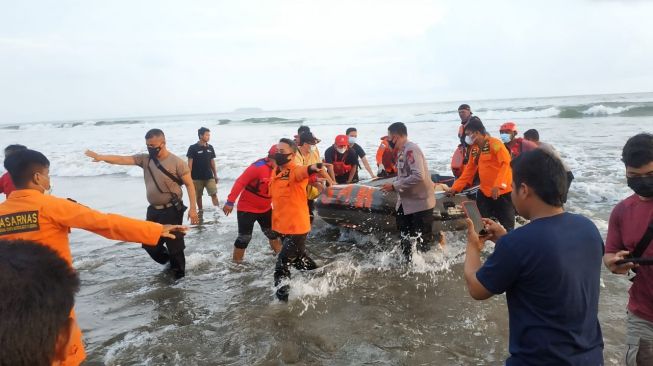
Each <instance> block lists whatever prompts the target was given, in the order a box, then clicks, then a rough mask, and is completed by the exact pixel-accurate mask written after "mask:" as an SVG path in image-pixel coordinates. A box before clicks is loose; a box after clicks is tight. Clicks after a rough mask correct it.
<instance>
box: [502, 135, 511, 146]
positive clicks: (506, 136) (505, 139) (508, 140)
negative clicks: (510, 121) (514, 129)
mask: <svg viewBox="0 0 653 366" xmlns="http://www.w3.org/2000/svg"><path fill="white" fill-rule="evenodd" d="M499 138H500V139H501V141H503V143H504V144H507V143H509V142H510V139H511V138H512V135H511V134H509V133H502V134H500V135H499Z"/></svg>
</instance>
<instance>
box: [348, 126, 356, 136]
mask: <svg viewBox="0 0 653 366" xmlns="http://www.w3.org/2000/svg"><path fill="white" fill-rule="evenodd" d="M350 132H358V130H357V129H356V127H349V128H348V129H347V131H345V135H349V133H350Z"/></svg>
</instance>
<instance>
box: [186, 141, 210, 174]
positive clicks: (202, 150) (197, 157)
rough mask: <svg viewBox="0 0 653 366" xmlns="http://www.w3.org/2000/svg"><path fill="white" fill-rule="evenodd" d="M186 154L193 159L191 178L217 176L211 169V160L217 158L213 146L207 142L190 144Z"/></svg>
mask: <svg viewBox="0 0 653 366" xmlns="http://www.w3.org/2000/svg"><path fill="white" fill-rule="evenodd" d="M186 156H187V157H188V158H189V159H193V166H192V167H191V178H193V179H194V180H207V179H213V178H215V177H214V176H213V171H212V170H211V160H213V159H215V150H214V149H213V146H211V145H210V144H207V146H202V145H200V144H199V143H197V144H193V145H190V146H189V147H188V152H187V153H186Z"/></svg>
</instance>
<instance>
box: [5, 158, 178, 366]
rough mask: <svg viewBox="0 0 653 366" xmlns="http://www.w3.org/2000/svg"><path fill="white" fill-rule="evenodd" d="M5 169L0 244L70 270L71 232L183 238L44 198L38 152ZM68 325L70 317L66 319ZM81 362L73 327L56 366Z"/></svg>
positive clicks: (44, 174)
mask: <svg viewBox="0 0 653 366" xmlns="http://www.w3.org/2000/svg"><path fill="white" fill-rule="evenodd" d="M5 166H6V167H7V170H8V171H9V174H10V175H11V177H12V180H13V182H14V185H15V186H16V190H15V191H13V192H12V193H11V194H10V195H9V197H8V198H7V200H6V201H5V202H3V203H0V239H2V240H17V239H22V240H31V241H35V242H38V243H40V244H43V245H45V246H47V247H49V248H52V249H53V250H54V251H55V252H57V253H58V254H59V255H60V256H61V258H63V259H64V260H66V262H67V263H68V264H69V265H70V266H71V267H72V256H71V253H70V244H69V241H68V234H69V232H70V229H71V228H78V229H84V230H88V231H92V232H94V233H96V234H99V235H102V236H104V237H106V238H109V239H114V240H122V241H131V242H139V243H143V244H146V245H153V246H154V245H156V244H157V242H158V241H159V238H160V237H172V238H174V234H172V233H171V231H178V232H183V231H185V230H186V228H185V227H183V226H176V225H161V224H157V223H154V222H148V221H142V220H135V219H130V218H128V217H124V216H120V215H114V214H105V213H101V212H98V211H95V210H93V209H90V208H88V207H86V206H83V205H80V204H78V203H76V202H75V201H72V200H67V199H63V198H57V197H53V196H50V195H49V192H50V190H51V184H50V176H49V175H50V161H49V160H48V159H47V158H46V157H45V156H44V155H43V154H41V153H40V152H38V151H34V150H23V151H20V152H17V153H15V154H13V155H11V156H10V157H9V158H7V161H5ZM71 317H72V318H73V319H74V317H75V314H74V311H73V313H72V314H71ZM85 358H86V353H85V352H84V345H83V343H82V332H81V330H80V329H79V327H78V326H77V322H76V321H75V322H74V324H73V326H72V330H71V338H70V342H69V344H68V357H67V358H66V360H65V361H64V362H63V363H62V365H65V366H70V365H72V366H76V365H79V364H80V363H82V361H84V359H85Z"/></svg>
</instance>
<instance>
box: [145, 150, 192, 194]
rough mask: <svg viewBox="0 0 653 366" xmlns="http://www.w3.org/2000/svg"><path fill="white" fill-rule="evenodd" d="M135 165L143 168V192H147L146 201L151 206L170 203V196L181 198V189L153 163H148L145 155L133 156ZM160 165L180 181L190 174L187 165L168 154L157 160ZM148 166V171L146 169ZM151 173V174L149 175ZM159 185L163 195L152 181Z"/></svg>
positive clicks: (148, 159)
mask: <svg viewBox="0 0 653 366" xmlns="http://www.w3.org/2000/svg"><path fill="white" fill-rule="evenodd" d="M133 158H134V161H135V162H136V165H138V166H140V167H141V168H143V176H144V178H145V190H146V192H147V201H148V202H149V203H150V204H151V205H165V204H167V203H169V202H170V199H171V198H172V194H171V193H174V194H176V195H177V196H178V197H179V198H180V199H181V197H182V196H183V193H182V191H181V187H180V186H179V185H178V184H177V183H175V182H174V181H173V180H172V179H170V178H168V176H167V175H165V174H164V173H163V172H161V170H159V168H157V167H156V164H154V162H152V161H150V156H149V155H147V154H136V155H134V156H133ZM159 162H160V163H161V165H162V166H163V167H164V168H165V169H166V170H167V171H168V172H170V174H172V175H173V176H176V177H178V178H179V180H181V177H183V176H184V175H186V174H188V173H190V170H189V169H188V164H186V162H184V161H183V160H182V159H180V158H179V157H178V156H176V155H174V154H172V153H170V154H169V155H168V156H167V157H166V158H165V159H161V160H159ZM148 165H149V167H150V169H148ZM150 171H152V173H150ZM152 175H154V179H156V183H157V184H158V185H159V188H161V190H162V191H163V192H164V193H161V192H160V191H159V190H158V189H157V188H156V185H155V184H154V180H153V178H152Z"/></svg>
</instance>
